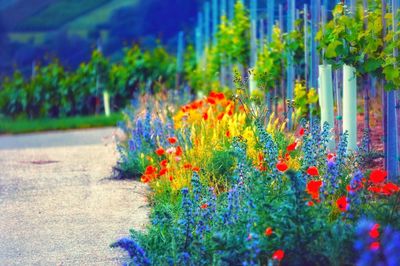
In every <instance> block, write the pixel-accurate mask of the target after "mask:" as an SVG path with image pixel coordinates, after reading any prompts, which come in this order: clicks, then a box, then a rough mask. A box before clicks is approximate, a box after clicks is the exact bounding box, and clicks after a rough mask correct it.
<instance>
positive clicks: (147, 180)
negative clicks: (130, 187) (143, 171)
mask: <svg viewBox="0 0 400 266" xmlns="http://www.w3.org/2000/svg"><path fill="white" fill-rule="evenodd" d="M150 179H151V178H150V176H148V175H142V177H141V178H140V180H141V181H142V182H143V183H149V182H150Z"/></svg>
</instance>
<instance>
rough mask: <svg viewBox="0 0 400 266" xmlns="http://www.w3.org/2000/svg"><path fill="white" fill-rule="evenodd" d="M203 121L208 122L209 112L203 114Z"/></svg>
mask: <svg viewBox="0 0 400 266" xmlns="http://www.w3.org/2000/svg"><path fill="white" fill-rule="evenodd" d="M203 119H204V120H205V121H207V119H208V114H207V112H204V113H203Z"/></svg>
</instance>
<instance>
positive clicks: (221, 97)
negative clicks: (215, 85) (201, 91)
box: [215, 92, 225, 101]
mask: <svg viewBox="0 0 400 266" xmlns="http://www.w3.org/2000/svg"><path fill="white" fill-rule="evenodd" d="M215 97H216V98H217V99H218V100H219V101H222V100H223V99H225V95H224V94H223V93H222V92H219V93H217V94H216V96H215Z"/></svg>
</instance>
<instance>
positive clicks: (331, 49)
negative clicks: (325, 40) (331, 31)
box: [325, 40, 342, 58]
mask: <svg viewBox="0 0 400 266" xmlns="http://www.w3.org/2000/svg"><path fill="white" fill-rule="evenodd" d="M341 44H342V43H341V42H340V41H338V40H335V41H333V42H331V43H330V44H328V47H327V48H326V52H325V56H326V57H327V58H334V57H336V56H337V53H336V48H337V47H338V46H339V45H341Z"/></svg>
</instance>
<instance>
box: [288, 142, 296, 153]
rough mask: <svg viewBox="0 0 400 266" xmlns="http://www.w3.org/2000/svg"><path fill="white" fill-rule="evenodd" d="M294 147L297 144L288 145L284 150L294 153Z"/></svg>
mask: <svg viewBox="0 0 400 266" xmlns="http://www.w3.org/2000/svg"><path fill="white" fill-rule="evenodd" d="M296 146H297V142H293V143H292V144H290V145H288V146H287V147H286V150H287V151H289V152H290V151H294V150H295V149H296Z"/></svg>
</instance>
